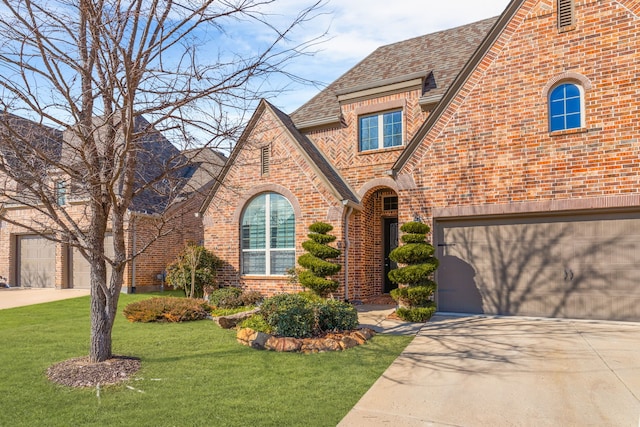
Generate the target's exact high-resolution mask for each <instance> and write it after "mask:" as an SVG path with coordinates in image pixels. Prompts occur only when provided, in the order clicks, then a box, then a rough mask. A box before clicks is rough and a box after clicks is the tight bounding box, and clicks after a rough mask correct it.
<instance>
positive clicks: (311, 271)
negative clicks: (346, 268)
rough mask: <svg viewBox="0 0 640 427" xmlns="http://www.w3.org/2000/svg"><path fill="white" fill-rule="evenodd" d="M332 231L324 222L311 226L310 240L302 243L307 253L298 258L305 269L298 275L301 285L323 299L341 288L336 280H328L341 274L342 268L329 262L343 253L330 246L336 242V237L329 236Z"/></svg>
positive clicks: (331, 227)
mask: <svg viewBox="0 0 640 427" xmlns="http://www.w3.org/2000/svg"><path fill="white" fill-rule="evenodd" d="M331 230H333V226H331V225H330V224H327V223H324V222H315V223H313V224H311V225H310V226H309V231H311V233H309V234H308V235H307V237H309V239H310V240H307V241H304V242H302V247H303V248H304V250H305V251H307V253H306V254H303V255H301V256H300V257H299V258H298V264H300V266H301V267H304V268H305V270H302V271H300V272H299V273H298V280H299V282H300V284H301V285H302V286H304V287H305V288H308V289H311V291H313V292H314V293H315V294H317V295H319V296H321V297H327V296H328V295H329V294H331V293H333V292H334V291H335V290H336V289H338V286H339V283H338V282H337V281H336V280H333V279H328V278H327V276H333V275H334V274H336V273H337V272H339V271H340V268H341V266H340V264H336V263H333V262H331V261H327V260H328V259H335V258H338V257H339V256H340V254H341V253H342V252H341V251H340V250H339V249H336V248H332V247H331V246H329V245H328V243H331V242H333V241H334V240H336V236H333V235H331V234H327V233H328V232H329V231H331Z"/></svg>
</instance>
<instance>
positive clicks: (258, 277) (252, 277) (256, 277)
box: [240, 274, 289, 280]
mask: <svg viewBox="0 0 640 427" xmlns="http://www.w3.org/2000/svg"><path fill="white" fill-rule="evenodd" d="M240 278H242V279H247V280H282V279H287V280H288V279H289V276H287V275H282V276H277V275H271V276H267V275H264V276H261V275H256V274H248V275H245V274H241V275H240Z"/></svg>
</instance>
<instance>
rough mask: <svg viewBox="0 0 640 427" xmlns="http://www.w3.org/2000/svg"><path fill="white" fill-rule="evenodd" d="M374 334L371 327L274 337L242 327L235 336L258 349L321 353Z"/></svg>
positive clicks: (341, 347) (342, 348) (353, 343)
mask: <svg viewBox="0 0 640 427" xmlns="http://www.w3.org/2000/svg"><path fill="white" fill-rule="evenodd" d="M374 335H375V331H374V330H373V329H369V328H362V329H358V330H355V331H346V332H331V333H328V334H326V335H325V336H323V337H314V338H291V337H276V336H273V335H269V334H265V333H263V332H257V331H254V330H253V329H250V328H243V329H240V330H239V331H238V333H237V334H236V338H237V340H238V342H239V343H240V344H242V345H246V346H249V347H252V348H255V349H260V350H271V351H280V352H302V353H321V352H325V351H341V350H346V349H349V348H353V347H355V346H358V345H362V344H365V343H366V342H367V341H368V340H370V339H371V338H372V337H373V336H374Z"/></svg>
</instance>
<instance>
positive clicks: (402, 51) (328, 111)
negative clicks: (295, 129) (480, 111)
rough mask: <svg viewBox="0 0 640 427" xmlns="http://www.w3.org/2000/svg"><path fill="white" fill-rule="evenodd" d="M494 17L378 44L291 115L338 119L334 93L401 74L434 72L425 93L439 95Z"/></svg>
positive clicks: (298, 120)
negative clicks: (431, 86) (432, 84)
mask: <svg viewBox="0 0 640 427" xmlns="http://www.w3.org/2000/svg"><path fill="white" fill-rule="evenodd" d="M496 20H497V18H490V19H485V20H483V21H479V22H474V23H472V24H467V25H463V26H461V27H457V28H452V29H449V30H444V31H439V32H436V33H432V34H427V35H424V36H420V37H415V38H412V39H409V40H405V41H401V42H398V43H393V44H389V45H386V46H382V47H379V48H378V49H376V50H375V51H374V52H373V53H372V54H371V55H369V56H367V57H366V58H365V59H364V60H362V61H361V62H360V63H358V64H357V65H356V66H354V67H353V68H351V69H350V70H349V71H347V72H346V73H345V74H343V75H342V76H341V77H339V78H338V79H337V80H336V81H334V82H333V83H331V84H330V85H329V86H328V87H327V88H326V89H324V90H323V91H321V92H320V93H319V94H318V95H316V96H315V97H313V98H312V99H311V100H310V101H309V102H307V103H306V104H304V105H303V106H302V107H300V108H299V109H297V110H296V111H295V112H293V113H292V114H291V118H292V120H293V122H294V123H295V124H296V125H297V126H300V125H301V124H302V123H304V122H308V121H310V120H324V119H326V120H330V119H333V120H335V121H336V122H338V121H339V118H340V105H339V103H338V99H337V97H336V95H337V94H338V93H343V92H344V91H345V90H348V89H349V88H352V87H353V88H356V87H362V86H364V85H371V84H375V82H377V81H383V80H389V79H393V78H397V77H399V76H404V75H415V74H416V73H418V72H420V73H422V72H423V73H424V76H425V77H426V76H427V75H428V74H429V73H433V77H434V78H435V82H436V85H437V87H435V88H432V89H430V90H429V91H428V93H426V94H425V95H428V96H442V95H443V94H444V93H445V92H446V90H447V89H448V87H449V85H450V84H451V82H452V81H453V80H454V79H455V77H456V76H457V75H458V73H459V72H460V70H461V69H462V68H463V66H464V65H465V63H466V62H467V61H468V60H469V58H470V57H471V55H472V54H473V52H474V51H475V50H476V48H477V47H478V46H479V45H480V43H481V42H482V40H483V39H484V37H485V36H486V35H487V33H488V32H489V30H490V29H491V27H492V26H493V24H494V23H495V22H496Z"/></svg>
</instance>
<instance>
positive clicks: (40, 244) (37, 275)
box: [17, 235, 56, 288]
mask: <svg viewBox="0 0 640 427" xmlns="http://www.w3.org/2000/svg"><path fill="white" fill-rule="evenodd" d="M17 253H18V265H17V272H18V277H17V284H18V285H19V286H23V287H31V288H55V286H56V244H55V243H54V242H52V241H51V240H47V239H45V238H44V237H40V236H31V235H27V236H18V239H17Z"/></svg>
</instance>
